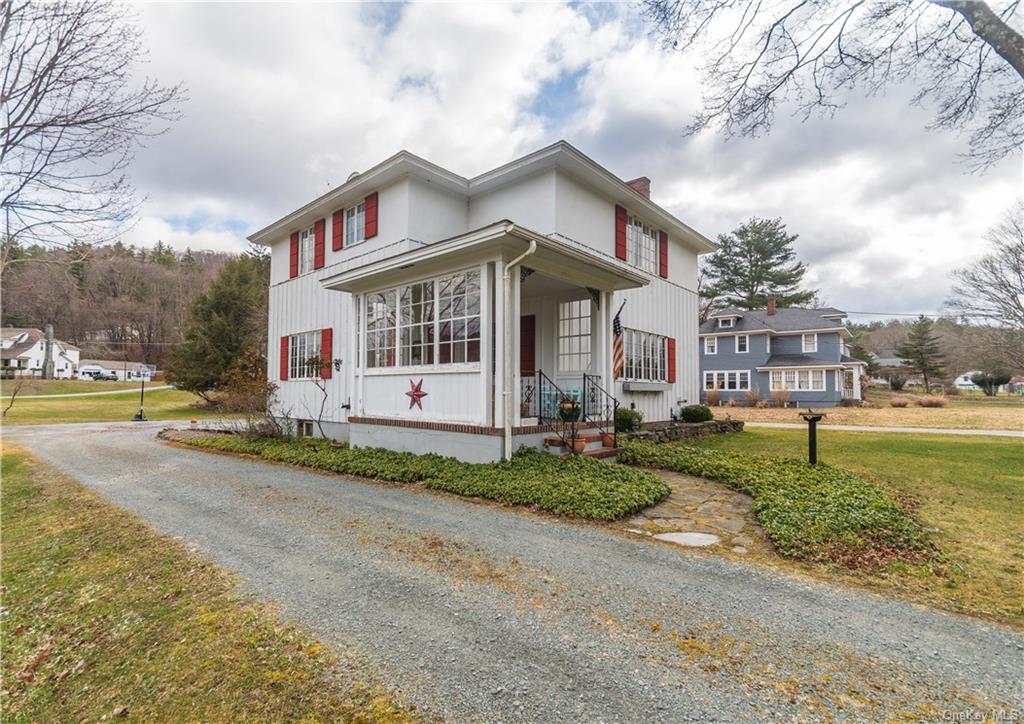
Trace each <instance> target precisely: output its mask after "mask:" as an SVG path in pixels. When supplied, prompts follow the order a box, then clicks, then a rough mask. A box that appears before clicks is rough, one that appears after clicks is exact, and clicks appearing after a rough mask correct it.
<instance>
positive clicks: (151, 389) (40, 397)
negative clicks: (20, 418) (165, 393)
mask: <svg viewBox="0 0 1024 724" xmlns="http://www.w3.org/2000/svg"><path fill="white" fill-rule="evenodd" d="M141 389H142V388H141V387H135V388H129V389H123V390H101V391H100V392H63V393H61V394H59V395H18V399H19V400H55V399H59V398H61V397H96V396H97V395H127V394H128V393H131V392H134V393H135V394H138V393H139V392H140V391H141ZM171 389H174V388H173V387H172V386H171V385H156V386H155V387H147V388H146V392H156V391H157V390H171ZM9 398H10V395H6V396H5V398H4V399H9Z"/></svg>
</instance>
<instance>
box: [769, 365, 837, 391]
mask: <svg viewBox="0 0 1024 724" xmlns="http://www.w3.org/2000/svg"><path fill="white" fill-rule="evenodd" d="M771 388H772V390H793V391H797V392H824V391H825V370H772V373H771Z"/></svg>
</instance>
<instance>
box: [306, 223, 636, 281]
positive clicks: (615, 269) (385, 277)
mask: <svg viewBox="0 0 1024 724" xmlns="http://www.w3.org/2000/svg"><path fill="white" fill-rule="evenodd" d="M531 241H536V242H537V250H536V252H535V253H534V254H532V255H531V256H529V257H528V258H527V259H525V260H523V262H522V265H523V266H527V267H529V268H531V269H533V270H535V271H539V272H543V273H545V274H547V275H549V276H552V277H555V278H557V279H562V280H564V281H566V282H569V283H571V284H575V285H578V286H586V287H593V288H594V289H600V290H601V291H608V292H610V291H617V290H620V289H633V288H636V287H641V286H645V285H646V284H648V282H649V280H648V279H647V277H646V276H645V275H644V274H642V273H641V272H639V271H637V270H635V269H633V268H632V267H630V266H628V265H626V264H624V263H623V262H621V261H619V260H618V259H614V258H610V257H607V256H605V255H603V254H600V253H598V252H596V251H594V250H593V249H589V248H588V247H585V246H583V245H581V244H576V243H574V242H571V241H568V240H562V239H553V238H551V237H547V236H544V235H542V234H538V233H537V232H535V231H531V230H530V229H526V228H524V227H522V226H518V225H516V224H514V223H512V222H511V221H501V222H498V223H495V224H491V225H489V226H485V227H483V228H481V229H477V230H475V231H471V232H469V233H467V234H462V235H460V236H456V237H452V238H450V239H445V240H443V241H438V242H435V243H433V244H430V245H428V246H423V247H419V248H417V249H411V250H409V251H406V252H403V253H401V254H397V255H395V256H392V257H388V258H386V259H378V260H376V261H372V262H369V263H367V264H364V265H362V266H359V267H357V268H355V269H349V270H346V271H343V272H340V273H338V274H335V275H333V276H330V277H326V278H325V279H323V280H321V282H320V283H321V284H322V285H323V287H324V288H326V289H334V290H337V291H345V292H365V291H372V290H374V289H380V288H382V287H386V286H390V285H393V284H401V283H404V282H407V281H412V280H415V279H420V278H423V277H426V276H431V275H434V274H442V273H444V272H445V271H447V270H454V269H459V268H462V267H464V266H467V265H470V264H478V263H480V262H483V261H500V262H504V261H507V260H510V259H512V258H514V257H516V256H518V255H519V254H521V253H522V252H524V251H525V250H526V249H527V247H528V245H529V243H530V242H531Z"/></svg>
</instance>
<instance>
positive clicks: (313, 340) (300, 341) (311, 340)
mask: <svg viewBox="0 0 1024 724" xmlns="http://www.w3.org/2000/svg"><path fill="white" fill-rule="evenodd" d="M314 358H315V359H314ZM321 366H322V363H321V361H320V330H319V329H317V330H315V331H312V332H299V333H298V334H292V335H289V336H288V379H290V380H302V379H311V378H313V377H317V376H318V375H319V374H320V367H321Z"/></svg>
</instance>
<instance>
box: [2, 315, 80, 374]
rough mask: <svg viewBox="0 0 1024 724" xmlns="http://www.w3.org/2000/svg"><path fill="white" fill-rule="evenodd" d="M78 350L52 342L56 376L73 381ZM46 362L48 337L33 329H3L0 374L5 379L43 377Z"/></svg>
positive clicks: (57, 340)
mask: <svg viewBox="0 0 1024 724" xmlns="http://www.w3.org/2000/svg"><path fill="white" fill-rule="evenodd" d="M78 356H79V349H78V347H75V346H74V345H72V344H68V343H67V342H62V341H60V340H59V339H55V340H53V374H54V377H56V378H58V379H70V378H71V377H74V376H75V374H76V373H77V371H78ZM45 361H46V335H45V334H43V332H42V331H41V330H38V329H33V328H31V327H4V328H3V329H0V375H2V376H4V377H8V378H10V377H42V376H43V365H44V363H45Z"/></svg>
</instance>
